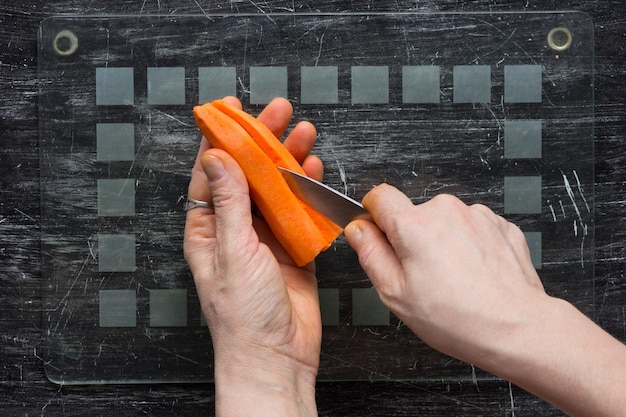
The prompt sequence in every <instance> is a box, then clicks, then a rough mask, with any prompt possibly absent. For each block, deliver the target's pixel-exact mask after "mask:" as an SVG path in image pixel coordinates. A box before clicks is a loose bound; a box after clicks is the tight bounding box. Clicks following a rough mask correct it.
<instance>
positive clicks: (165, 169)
mask: <svg viewBox="0 0 626 417" xmlns="http://www.w3.org/2000/svg"><path fill="white" fill-rule="evenodd" d="M39 66H40V68H39V74H40V83H41V95H40V100H39V107H40V120H41V185H42V230H43V235H42V249H43V251H42V253H43V258H42V265H43V267H42V274H43V288H44V300H43V306H44V319H43V320H44V321H43V329H44V334H45V340H46V343H45V346H44V347H43V349H42V353H41V357H42V358H43V363H44V366H45V368H46V372H47V375H48V377H49V378H50V379H51V380H52V381H55V382H57V383H63V384H82V383H125V382H152V383H153V382H198V381H210V380H211V379H212V372H213V369H212V360H213V357H212V351H211V343H210V335H209V333H208V330H207V329H206V324H205V322H204V320H203V318H202V316H201V312H200V307H199V302H198V299H197V294H196V291H195V288H194V285H193V279H192V277H191V275H190V273H189V271H188V268H187V266H186V264H185V261H184V259H183V257H182V231H183V226H184V219H185V215H184V212H183V205H184V200H185V194H186V188H187V183H188V180H189V172H190V169H191V166H192V164H193V160H194V157H195V154H196V150H197V147H198V144H199V141H200V135H199V133H198V130H197V128H196V127H195V124H194V120H193V116H192V113H191V108H192V106H193V105H195V104H197V103H198V102H201V101H206V100H211V99H213V98H216V97H221V96H223V95H225V94H234V95H236V96H238V97H239V98H240V99H241V100H242V102H243V105H244V108H245V109H246V110H248V111H250V112H252V113H255V114H256V113H258V112H259V111H260V110H261V109H262V107H263V106H264V104H265V103H267V102H268V101H269V100H270V99H271V98H273V97H275V96H284V97H287V98H288V99H289V100H290V101H291V102H292V103H293V105H294V120H301V119H304V120H310V121H312V122H313V123H314V124H315V125H316V126H317V128H318V131H319V140H318V143H317V145H316V147H315V153H316V154H318V155H319V156H320V157H321V158H322V160H323V161H324V163H325V167H326V175H325V181H326V182H327V183H328V184H329V185H331V186H333V187H335V188H337V189H339V190H341V191H343V192H345V193H347V194H349V195H350V196H351V197H353V198H355V199H361V198H362V197H363V195H364V194H365V193H366V192H367V191H368V190H370V189H371V187H372V186H374V185H376V184H378V183H381V182H383V181H384V182H388V183H390V184H393V185H395V186H397V187H398V188H400V189H401V190H402V191H404V192H405V193H407V194H408V195H409V196H410V197H411V198H412V200H413V201H414V202H415V203H416V204H417V203H421V202H424V201H427V200H428V199H430V198H432V197H433V196H434V195H436V194H439V193H452V194H455V195H457V196H458V197H460V198H461V199H463V200H464V201H465V202H467V203H483V204H486V205H488V206H490V207H491V208H493V209H494V210H495V211H496V212H498V213H499V214H501V215H503V216H505V217H506V218H507V219H509V220H511V221H513V222H515V223H516V224H518V225H519V226H520V227H521V229H522V230H523V231H524V233H525V236H526V238H527V241H528V243H529V247H530V249H531V254H532V260H533V264H534V265H535V267H536V268H537V269H538V271H539V273H540V275H541V277H542V279H543V280H544V283H545V286H546V288H547V290H548V292H549V293H551V294H554V295H558V296H561V297H564V298H566V299H568V300H570V301H571V302H573V303H574V304H576V305H577V306H578V307H579V308H581V309H582V310H583V311H584V312H585V313H587V314H589V315H593V309H594V299H593V293H594V292H593V286H594V276H593V263H594V259H593V233H594V230H593V210H594V199H593V164H594V159H593V27H592V23H591V22H590V20H589V19H588V17H587V16H586V15H584V14H580V13H557V12H554V13H511V14H509V13H504V14H463V13H460V14H411V13H407V14H401V13H389V14H341V15H331V14H314V15H298V14H296V15H294V14H273V15H264V14H258V15H225V16H117V17H112V16H99V17H95V16H80V17H54V18H50V19H47V20H45V21H44V22H42V24H41V28H40V33H39ZM451 261H454V260H451ZM317 269H318V279H319V287H320V301H321V309H322V317H323V322H324V330H323V331H324V334H323V345H322V357H321V368H320V379H322V380H360V379H363V380H389V379H402V380H427V379H436V380H459V379H468V380H471V379H475V380H478V379H481V378H491V376H489V375H488V374H485V373H482V372H481V371H479V370H476V369H474V368H473V367H472V366H470V365H468V364H465V363H462V362H459V361H455V360H452V359H450V358H448V357H446V356H444V355H441V354H439V353H437V352H435V351H433V350H432V349H430V348H429V347H427V346H426V345H425V344H423V343H422V342H421V341H420V340H419V339H418V338H416V337H415V336H414V335H413V334H412V333H411V332H410V331H409V330H408V329H407V328H406V326H404V325H403V323H402V322H400V321H399V320H398V319H397V318H396V317H395V316H394V315H393V314H391V313H390V312H389V311H388V310H387V309H386V308H385V307H384V306H383V305H382V303H380V300H379V298H378V296H377V294H376V292H375V291H373V290H372V288H371V284H370V283H369V281H368V279H367V277H366V276H365V275H364V273H363V272H362V270H361V269H360V267H359V265H358V262H357V259H356V256H355V254H354V253H353V252H352V250H351V249H350V248H349V247H348V246H347V244H346V242H345V240H344V239H343V238H340V239H338V240H337V241H336V242H335V243H334V244H333V246H332V247H331V248H330V249H329V250H328V251H327V252H325V253H323V254H322V255H321V256H320V257H319V259H318V262H317Z"/></svg>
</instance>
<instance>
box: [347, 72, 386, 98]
mask: <svg viewBox="0 0 626 417" xmlns="http://www.w3.org/2000/svg"><path fill="white" fill-rule="evenodd" d="M387 103H389V67H386V66H355V67H352V104H387Z"/></svg>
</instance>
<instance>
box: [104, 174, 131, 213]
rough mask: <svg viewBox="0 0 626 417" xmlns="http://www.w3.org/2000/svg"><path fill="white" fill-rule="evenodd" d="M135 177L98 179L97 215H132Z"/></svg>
mask: <svg viewBox="0 0 626 417" xmlns="http://www.w3.org/2000/svg"><path fill="white" fill-rule="evenodd" d="M134 215H135V179H133V178H125V179H101V180H98V216H102V217H107V216H134Z"/></svg>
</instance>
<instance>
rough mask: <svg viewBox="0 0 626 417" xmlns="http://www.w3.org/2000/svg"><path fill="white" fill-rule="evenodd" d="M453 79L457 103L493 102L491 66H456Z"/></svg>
mask: <svg viewBox="0 0 626 417" xmlns="http://www.w3.org/2000/svg"><path fill="white" fill-rule="evenodd" d="M453 78H454V99H453V100H454V102H455V103H489V102H491V67H490V66H489V65H456V66H455V67H454V76H453Z"/></svg>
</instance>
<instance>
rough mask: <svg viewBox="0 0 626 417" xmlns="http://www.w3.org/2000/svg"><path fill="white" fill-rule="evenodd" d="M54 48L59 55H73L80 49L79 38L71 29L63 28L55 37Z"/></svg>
mask: <svg viewBox="0 0 626 417" xmlns="http://www.w3.org/2000/svg"><path fill="white" fill-rule="evenodd" d="M52 48H54V52H55V53H56V54H57V55H61V56H68V55H72V54H73V53H74V52H76V49H78V38H77V37H76V35H74V33H73V32H71V31H69V30H63V31H61V32H59V33H57V35H56V36H55V38H54V41H53V42H52Z"/></svg>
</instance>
